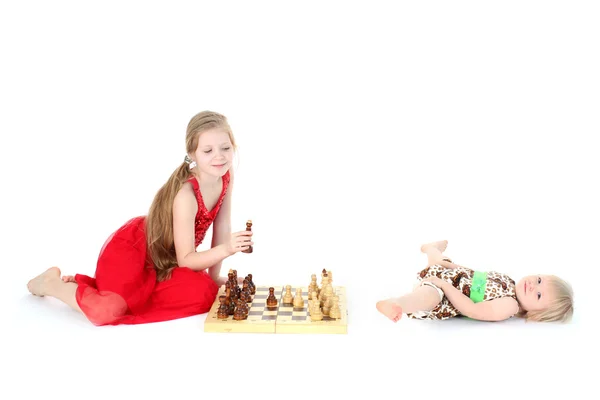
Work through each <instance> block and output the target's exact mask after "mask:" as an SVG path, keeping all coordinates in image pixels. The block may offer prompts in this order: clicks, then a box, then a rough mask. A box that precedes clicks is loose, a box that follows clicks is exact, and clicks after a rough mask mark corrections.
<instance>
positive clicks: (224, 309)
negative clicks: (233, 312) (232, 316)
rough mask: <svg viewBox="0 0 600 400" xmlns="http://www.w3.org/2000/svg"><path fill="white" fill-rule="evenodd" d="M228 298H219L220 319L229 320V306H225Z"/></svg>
mask: <svg viewBox="0 0 600 400" xmlns="http://www.w3.org/2000/svg"><path fill="white" fill-rule="evenodd" d="M225 299H226V297H225V296H224V295H221V296H219V310H218V311H217V318H218V319H227V318H229V306H228V305H227V304H225Z"/></svg>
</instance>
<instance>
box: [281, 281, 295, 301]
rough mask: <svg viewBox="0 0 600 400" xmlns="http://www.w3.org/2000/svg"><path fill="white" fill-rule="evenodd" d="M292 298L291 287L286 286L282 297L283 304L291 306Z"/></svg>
mask: <svg viewBox="0 0 600 400" xmlns="http://www.w3.org/2000/svg"><path fill="white" fill-rule="evenodd" d="M293 301H294V296H292V287H291V286H290V285H287V286H286V287H285V294H284V295H283V304H292V303H293Z"/></svg>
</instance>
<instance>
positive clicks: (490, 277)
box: [407, 265, 517, 320]
mask: <svg viewBox="0 0 600 400" xmlns="http://www.w3.org/2000/svg"><path fill="white" fill-rule="evenodd" d="M473 272H474V271H473V270H471V269H468V268H463V267H458V268H456V269H449V268H445V267H442V266H440V265H432V266H430V267H427V268H425V269H424V270H422V271H421V272H419V273H418V274H417V279H418V281H419V282H418V283H417V285H420V283H421V282H422V281H423V280H424V279H425V278H429V277H432V276H437V277H438V278H440V279H442V280H444V281H446V282H449V283H451V284H452V286H454V287H455V288H457V289H458V290H460V291H461V292H462V293H463V294H464V295H465V296H467V297H470V296H471V283H472V281H473ZM502 297H512V298H514V299H515V300H517V296H516V293H515V281H514V280H513V279H511V278H510V277H509V276H508V275H506V274H502V273H500V272H495V271H489V272H488V273H487V283H486V286H485V294H484V297H483V301H488V300H494V299H499V298H502ZM460 315H461V314H460V312H459V311H458V310H457V309H456V308H454V306H453V305H452V304H451V303H450V301H448V298H447V297H446V296H443V298H442V301H441V302H440V303H439V304H438V305H437V306H436V307H435V308H434V309H433V310H431V311H421V312H419V313H414V314H411V313H409V314H407V316H408V317H409V318H413V319H435V320H443V319H448V318H453V317H456V316H460Z"/></svg>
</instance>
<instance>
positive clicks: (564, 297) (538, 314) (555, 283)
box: [515, 275, 573, 322]
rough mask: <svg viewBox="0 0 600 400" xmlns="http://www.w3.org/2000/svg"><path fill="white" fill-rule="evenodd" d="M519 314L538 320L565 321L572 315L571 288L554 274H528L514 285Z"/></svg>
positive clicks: (528, 318)
mask: <svg viewBox="0 0 600 400" xmlns="http://www.w3.org/2000/svg"><path fill="white" fill-rule="evenodd" d="M515 293H516V295H517V300H518V302H519V306H520V311H519V314H518V315H519V316H520V317H523V318H525V319H527V320H531V321H539V322H554V321H560V322H567V321H569V320H570V319H571V317H572V316H573V289H572V288H571V285H569V284H568V283H567V282H565V281H564V280H562V279H560V278H559V277H557V276H554V275H530V276H526V277H525V278H523V279H521V280H520V281H519V283H517V285H516V287H515Z"/></svg>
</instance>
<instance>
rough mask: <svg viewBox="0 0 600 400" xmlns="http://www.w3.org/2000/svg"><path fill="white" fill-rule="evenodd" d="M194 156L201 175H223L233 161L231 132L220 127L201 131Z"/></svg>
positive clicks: (215, 176)
mask: <svg viewBox="0 0 600 400" xmlns="http://www.w3.org/2000/svg"><path fill="white" fill-rule="evenodd" d="M192 158H193V159H194V160H195V161H196V164H197V167H196V168H198V172H199V175H203V174H204V175H208V176H210V177H214V178H220V177H222V176H223V175H225V173H226V172H227V171H228V170H229V168H230V167H231V162H232V161H233V145H232V144H231V140H230V139H229V134H228V133H227V132H225V131H224V130H222V129H219V128H215V129H210V130H208V131H205V132H202V133H200V136H199V137H198V147H197V149H196V152H195V153H194V154H193V155H192Z"/></svg>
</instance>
